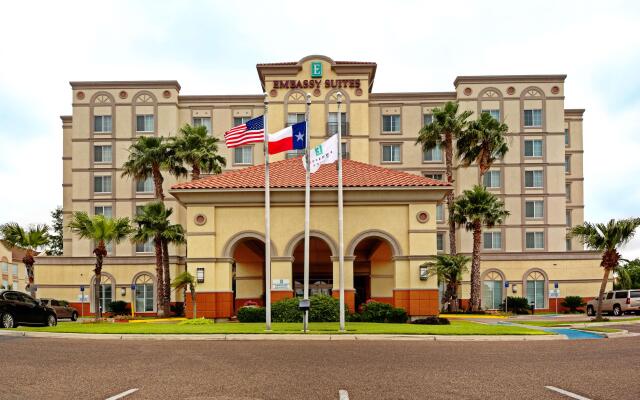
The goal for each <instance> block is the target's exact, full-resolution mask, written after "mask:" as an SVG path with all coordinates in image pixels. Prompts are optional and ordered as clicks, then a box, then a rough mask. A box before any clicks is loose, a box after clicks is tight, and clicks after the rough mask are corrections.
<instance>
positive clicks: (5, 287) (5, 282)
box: [2, 279, 9, 289]
mask: <svg viewBox="0 0 640 400" xmlns="http://www.w3.org/2000/svg"><path fill="white" fill-rule="evenodd" d="M7 288H9V281H6V280H4V279H3V280H2V289H7Z"/></svg>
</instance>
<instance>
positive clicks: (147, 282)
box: [135, 274, 155, 312]
mask: <svg viewBox="0 0 640 400" xmlns="http://www.w3.org/2000/svg"><path fill="white" fill-rule="evenodd" d="M135 285H136V312H153V309H154V306H155V302H154V301H153V294H154V287H153V286H154V285H153V278H152V277H151V276H150V275H148V274H141V275H138V277H137V278H136V280H135Z"/></svg>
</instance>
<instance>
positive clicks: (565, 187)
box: [564, 183, 571, 201]
mask: <svg viewBox="0 0 640 400" xmlns="http://www.w3.org/2000/svg"><path fill="white" fill-rule="evenodd" d="M564 191H565V194H566V195H567V201H571V184H570V183H566V184H565V185H564Z"/></svg>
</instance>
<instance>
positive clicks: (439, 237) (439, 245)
mask: <svg viewBox="0 0 640 400" xmlns="http://www.w3.org/2000/svg"><path fill="white" fill-rule="evenodd" d="M436 250H437V251H444V233H442V232H438V233H437V234H436Z"/></svg>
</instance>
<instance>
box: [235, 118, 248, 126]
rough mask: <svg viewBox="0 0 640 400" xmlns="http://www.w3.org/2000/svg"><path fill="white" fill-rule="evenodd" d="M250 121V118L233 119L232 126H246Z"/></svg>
mask: <svg viewBox="0 0 640 400" xmlns="http://www.w3.org/2000/svg"><path fill="white" fill-rule="evenodd" d="M250 119H251V117H233V126H238V125H242V124H246V123H247V121H249V120H250Z"/></svg>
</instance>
